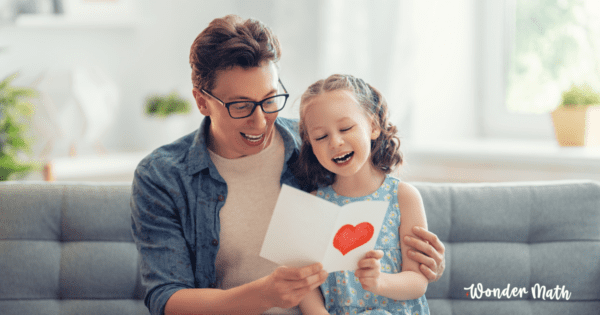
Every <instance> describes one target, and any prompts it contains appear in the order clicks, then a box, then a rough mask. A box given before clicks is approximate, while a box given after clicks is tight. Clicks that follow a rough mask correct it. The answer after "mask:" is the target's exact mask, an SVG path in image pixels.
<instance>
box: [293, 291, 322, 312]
mask: <svg viewBox="0 0 600 315" xmlns="http://www.w3.org/2000/svg"><path fill="white" fill-rule="evenodd" d="M299 306H300V311H302V314H303V315H321V314H322V315H329V313H328V312H327V309H326V308H325V302H324V301H323V295H322V294H321V289H319V288H316V289H314V290H312V291H311V292H310V293H308V294H307V295H306V296H305V297H304V299H302V301H300V304H299Z"/></svg>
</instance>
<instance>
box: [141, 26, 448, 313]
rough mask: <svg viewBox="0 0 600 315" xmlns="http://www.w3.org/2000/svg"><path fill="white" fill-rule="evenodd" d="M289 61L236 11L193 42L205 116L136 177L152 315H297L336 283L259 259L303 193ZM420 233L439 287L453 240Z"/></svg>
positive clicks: (418, 243)
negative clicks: (293, 193)
mask: <svg viewBox="0 0 600 315" xmlns="http://www.w3.org/2000/svg"><path fill="white" fill-rule="evenodd" d="M280 56H281V51H280V47H279V42H278V41H277V38H276V37H275V36H274V34H272V33H271V31H270V30H269V29H268V28H267V27H266V26H265V25H264V24H262V23H261V22H260V21H256V20H252V19H248V20H243V19H241V18H240V17H237V16H232V15H230V16H226V17H224V18H220V19H215V20H213V21H212V22H211V23H210V25H209V26H208V27H207V28H206V29H205V30H203V31H202V33H200V35H198V37H197V38H196V39H195V41H194V43H193V45H192V47H191V52H190V64H191V66H192V82H193V85H194V88H193V91H192V93H193V95H194V99H195V101H196V105H197V106H198V109H199V110H200V112H201V113H202V114H203V115H204V116H206V117H205V118H204V119H203V121H202V123H201V125H200V128H199V129H198V130H197V131H195V132H194V133H191V134H189V135H187V136H185V137H183V138H181V139H179V140H178V141H176V142H174V143H172V144H169V145H166V146H163V147H161V148H159V149H157V150H155V151H154V152H152V153H151V154H150V155H149V156H148V157H146V158H145V159H144V160H142V161H141V162H140V164H139V165H138V167H137V169H136V172H135V178H134V181H133V194H132V199H131V208H132V222H133V223H132V231H133V236H134V239H135V241H136V244H137V247H138V250H139V251H140V255H141V259H142V264H141V270H142V277H143V284H144V286H145V287H146V290H147V291H146V299H145V303H146V305H147V306H148V308H149V309H150V312H151V313H152V314H163V313H164V314H261V313H274V314H282V313H283V314H297V313H299V312H298V309H297V308H293V307H295V306H297V305H298V303H299V302H300V301H301V300H302V298H303V297H304V296H305V295H306V294H307V293H308V292H310V291H311V290H313V289H314V288H316V287H318V286H319V285H320V284H322V283H323V281H325V279H326V277H327V273H326V272H325V271H324V270H322V266H321V264H313V265H310V266H305V267H303V268H291V267H285V266H279V267H278V266H277V265H275V264H274V263H272V262H270V261H267V260H265V259H263V258H261V257H259V251H260V246H261V244H262V241H263V239H264V236H265V234H266V230H267V227H268V223H269V220H270V218H271V214H272V212H273V209H274V206H275V202H276V200H277V196H278V195H279V191H280V189H281V184H287V185H291V186H294V187H298V183H297V182H296V180H295V178H294V177H293V175H292V172H291V165H292V164H293V163H294V161H295V160H296V158H297V155H298V150H299V146H300V140H299V137H298V130H297V128H298V126H297V122H296V121H294V120H290V119H285V118H281V117H279V118H278V117H277V113H278V111H280V110H281V109H283V107H284V106H285V104H286V101H287V98H288V95H287V92H286V90H285V87H284V86H283V82H281V80H280V78H279V71H278V67H277V62H278V61H279V58H280ZM415 234H416V235H418V236H420V237H423V238H424V240H425V241H423V240H415V239H413V240H412V241H410V242H405V245H406V246H411V247H413V248H415V249H416V250H417V252H416V253H415V256H414V257H415V258H414V259H415V260H416V261H418V262H420V263H421V264H422V268H421V270H422V271H423V274H424V275H425V276H426V277H427V278H429V279H430V281H431V280H433V281H435V280H437V279H438V278H439V277H440V276H441V274H442V272H443V269H444V257H443V255H444V247H443V244H442V243H441V242H439V240H438V239H437V237H436V236H435V235H434V234H432V233H430V232H427V231H415ZM427 242H429V244H428V243H427ZM430 244H431V245H430Z"/></svg>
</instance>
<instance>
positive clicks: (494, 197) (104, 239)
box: [0, 181, 600, 315]
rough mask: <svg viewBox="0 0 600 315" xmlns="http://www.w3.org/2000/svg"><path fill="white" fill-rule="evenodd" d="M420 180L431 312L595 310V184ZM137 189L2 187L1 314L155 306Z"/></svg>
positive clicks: (599, 216)
mask: <svg viewBox="0 0 600 315" xmlns="http://www.w3.org/2000/svg"><path fill="white" fill-rule="evenodd" d="M414 185H415V186H416V187H417V188H418V189H419V191H420V192H421V195H422V196H423V201H424V204H425V210H426V213H427V221H428V224H429V229H430V230H431V231H433V232H435V233H436V234H437V235H438V237H439V238H440V239H441V240H442V241H443V242H444V245H445V247H446V271H445V273H444V275H443V276H442V278H441V279H440V280H439V281H438V282H436V283H431V284H430V285H429V287H428V289H427V293H426V295H427V299H428V302H429V305H430V308H431V314H435V315H444V314H511V315H514V314H598V312H599V311H598V310H600V184H599V183H597V182H592V181H559V182H536V183H531V182H529V183H498V184H429V183H415V184H414ZM130 193H131V187H130V184H128V183H122V184H98V183H39V182H38V183H32V182H8V183H7V182H4V183H0V253H1V255H0V314H148V311H147V309H146V307H145V306H144V304H143V300H142V299H143V294H144V290H143V288H142V287H141V284H140V278H139V270H138V263H139V262H138V253H137V250H136V248H135V244H134V243H133V240H132V237H131V232H130V228H131V218H130V208H129V199H130ZM536 284H538V286H536ZM478 286H480V288H481V289H482V290H479V289H478ZM509 286H510V287H509ZM557 286H558V288H559V289H560V290H557V289H556V288H557ZM563 286H564V289H563ZM469 287H472V289H471V290H469V289H465V288H469ZM533 288H536V294H537V291H540V290H542V289H543V288H545V289H546V294H544V295H543V296H544V297H545V299H543V297H540V296H537V295H536V296H534V295H533V292H532V291H533V290H532V289H533ZM505 289H506V290H505ZM514 289H516V296H515V295H514V294H513V293H512V292H515V291H514ZM524 291H527V293H525V292H524ZM566 291H568V294H567V293H566ZM496 292H497V293H496ZM502 292H507V295H509V296H510V298H508V297H507V296H506V295H503V293H502ZM554 292H557V295H555V296H554V297H553V298H550V296H551V295H553V294H554ZM467 293H468V294H469V295H467ZM486 293H487V294H488V295H489V296H486ZM519 293H521V296H519ZM497 296H500V298H498V297H497ZM567 296H568V297H569V299H568V300H567Z"/></svg>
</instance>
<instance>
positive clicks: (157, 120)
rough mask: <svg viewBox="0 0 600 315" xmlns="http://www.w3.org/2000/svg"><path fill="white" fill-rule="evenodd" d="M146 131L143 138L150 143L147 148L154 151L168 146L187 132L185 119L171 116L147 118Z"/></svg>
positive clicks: (180, 116) (179, 116) (181, 116)
mask: <svg viewBox="0 0 600 315" xmlns="http://www.w3.org/2000/svg"><path fill="white" fill-rule="evenodd" d="M147 123H148V127H147V128H148V129H147V133H146V135H145V138H147V140H148V141H149V142H150V143H149V144H148V147H149V148H152V149H156V148H158V147H160V146H163V145H165V144H169V143H171V142H173V141H175V140H177V139H179V138H181V137H183V136H185V135H186V134H187V133H188V132H189V131H187V129H188V128H187V117H186V116H183V115H172V116H169V117H148V119H147Z"/></svg>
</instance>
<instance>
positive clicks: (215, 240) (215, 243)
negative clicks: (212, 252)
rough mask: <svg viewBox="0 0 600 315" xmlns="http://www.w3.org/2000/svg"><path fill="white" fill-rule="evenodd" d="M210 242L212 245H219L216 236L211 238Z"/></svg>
mask: <svg viewBox="0 0 600 315" xmlns="http://www.w3.org/2000/svg"><path fill="white" fill-rule="evenodd" d="M212 244H213V246H217V245H219V240H217V239H216V238H215V239H214V240H212Z"/></svg>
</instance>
